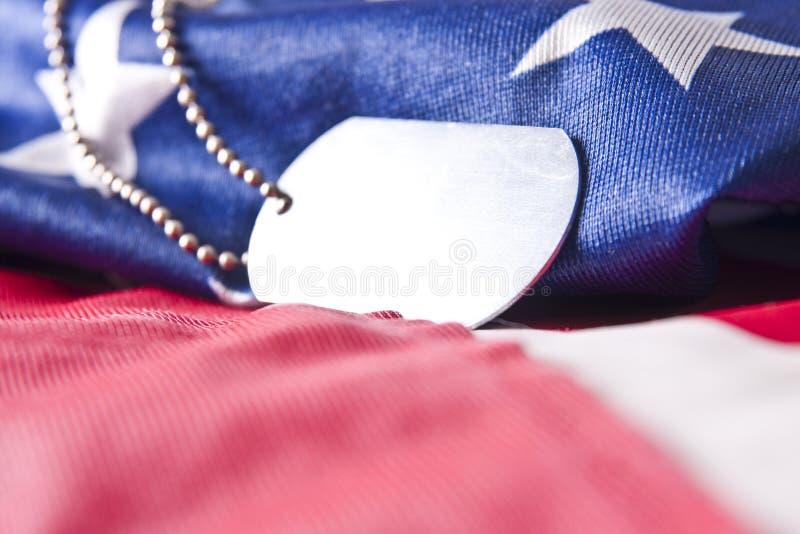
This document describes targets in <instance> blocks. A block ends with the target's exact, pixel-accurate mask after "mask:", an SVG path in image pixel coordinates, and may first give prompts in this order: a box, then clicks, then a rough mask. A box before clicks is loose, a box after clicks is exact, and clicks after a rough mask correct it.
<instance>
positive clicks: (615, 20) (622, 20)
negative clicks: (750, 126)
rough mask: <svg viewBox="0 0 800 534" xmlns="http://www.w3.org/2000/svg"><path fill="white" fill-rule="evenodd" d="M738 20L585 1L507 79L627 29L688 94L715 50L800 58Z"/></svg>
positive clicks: (797, 51) (731, 15)
mask: <svg viewBox="0 0 800 534" xmlns="http://www.w3.org/2000/svg"><path fill="white" fill-rule="evenodd" d="M742 16H743V13H741V12H713V13H712V12H705V11H686V10H683V9H675V8H672V7H666V6H663V5H660V4H656V3H654V2H648V1H646V0H589V3H587V4H584V5H581V6H578V7H576V8H573V9H572V10H570V11H568V12H567V13H566V14H565V15H564V16H563V17H561V18H560V19H559V20H558V21H557V22H556V23H555V24H553V25H552V26H551V27H550V28H548V29H547V31H545V32H544V33H543V34H542V35H541V37H539V39H538V40H537V41H536V43H535V44H534V45H533V46H532V47H531V49H530V50H528V52H527V54H525V57H524V58H522V61H520V62H519V64H518V65H517V68H516V69H514V72H513V73H512V76H519V75H520V74H523V73H525V72H528V71H530V70H532V69H535V68H536V67H539V66H541V65H544V64H546V63H549V62H551V61H555V60H557V59H560V58H562V57H565V56H567V55H568V54H570V53H572V52H573V51H575V50H576V49H577V48H578V47H579V46H581V45H582V44H583V43H585V42H586V41H588V40H589V39H591V38H592V37H594V36H595V35H598V34H600V33H603V32H607V31H609V30H615V29H624V30H627V31H628V33H630V34H631V35H632V36H633V37H634V39H636V40H637V41H638V42H639V43H640V44H641V45H642V46H643V47H645V48H646V49H647V50H648V51H649V52H650V53H651V54H653V56H654V57H655V58H656V59H657V60H658V62H659V63H661V65H662V66H663V67H664V68H665V69H666V70H667V71H668V72H669V73H670V74H671V75H672V76H673V78H675V79H676V80H677V81H678V83H680V84H681V85H682V86H683V87H684V89H687V90H688V89H689V86H690V85H691V83H692V79H693V78H694V75H695V74H696V73H697V70H698V69H699V68H700V64H701V63H702V62H703V60H704V59H705V58H706V56H707V55H708V53H709V51H710V50H711V49H712V48H713V47H715V46H718V47H722V48H728V49H731V50H741V51H744V52H753V53H756V54H768V55H774V56H791V57H800V47H796V46H789V45H785V44H781V43H778V42H775V41H770V40H768V39H762V38H760V37H756V36H754V35H750V34H747V33H743V32H740V31H737V30H732V29H731V26H733V23H734V22H736V21H737V20H739V19H740V18H741V17H742Z"/></svg>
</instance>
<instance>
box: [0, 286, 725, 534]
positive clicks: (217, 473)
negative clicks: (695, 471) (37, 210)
mask: <svg viewBox="0 0 800 534" xmlns="http://www.w3.org/2000/svg"><path fill="white" fill-rule="evenodd" d="M0 396H1V398H2V404H0V531H2V532H81V533H87V532H109V531H125V532H153V531H171V532H174V531H178V530H180V531H188V532H221V531H222V532H231V531H234V532H236V531H266V532H364V531H369V532H404V533H405V532H416V531H438V532H540V531H548V532H559V531H570V532H614V533H624V532H631V533H641V532H649V533H652V532H664V533H670V534H674V533H676V532H715V533H719V532H731V531H736V530H737V529H738V527H737V525H736V524H734V523H733V522H732V521H731V520H730V519H729V518H728V517H727V516H726V515H725V513H724V512H722V511H720V509H719V508H717V507H716V505H715V504H713V503H712V502H710V500H709V499H708V498H706V496H704V495H703V494H702V492H701V491H699V490H698V489H697V488H696V487H695V486H694V485H693V483H692V482H690V481H689V480H688V479H687V478H686V477H685V475H684V474H683V473H682V472H680V470H679V469H677V468H676V467H675V466H674V465H673V464H672V462H671V460H669V459H668V458H667V457H666V456H665V455H663V454H662V453H661V452H660V451H658V450H656V449H655V448H654V447H653V446H651V445H650V444H649V443H648V442H646V441H645V440H644V439H642V438H641V437H640V436H639V435H638V434H637V433H636V432H634V431H633V430H631V429H630V428H628V426H627V425H626V424H625V423H623V422H622V421H620V420H618V419H617V417H616V416H615V415H614V414H613V413H611V411H609V410H608V409H607V408H606V407H604V406H603V405H602V404H601V403H600V402H599V401H598V400H597V399H595V398H594V397H593V396H592V395H590V394H589V393H587V392H586V391H584V390H583V389H581V388H580V387H579V386H577V385H576V384H575V383H574V382H573V381H572V380H571V379H569V378H568V377H567V376H565V375H564V374H562V373H561V372H559V371H556V370H554V369H552V368H550V367H548V366H546V365H543V364H540V363H537V362H535V361H532V360H531V359H529V358H526V357H525V356H524V355H523V353H522V352H521V351H520V349H519V348H518V347H516V346H515V345H512V344H505V343H488V342H483V341H479V340H477V339H475V338H473V337H472V335H471V334H470V333H469V332H468V331H467V330H465V329H463V328H461V327H460V326H455V325H434V324H430V323H426V322H417V321H404V320H401V319H397V318H393V317H392V316H391V315H390V314H384V315H382V316H377V317H366V316H357V315H351V314H345V313H340V312H334V311H329V310H324V309H318V308H312V307H308V306H299V305H283V306H271V307H267V308H264V309H261V310H258V311H255V312H245V311H240V310H232V309H228V308H224V307H221V306H217V305H214V304H210V303H206V302H202V301H198V300H193V299H190V298H187V297H184V296H180V295H177V294H173V293H169V292H166V291H162V290H156V289H135V290H127V291H118V292H110V293H106V294H99V295H92V296H85V295H83V294H82V293H81V292H80V291H77V290H74V289H70V288H69V287H68V286H65V285H63V284H60V283H58V282H53V281H47V280H45V279H43V278H38V277H34V276H30V275H22V274H17V273H12V272H9V271H0Z"/></svg>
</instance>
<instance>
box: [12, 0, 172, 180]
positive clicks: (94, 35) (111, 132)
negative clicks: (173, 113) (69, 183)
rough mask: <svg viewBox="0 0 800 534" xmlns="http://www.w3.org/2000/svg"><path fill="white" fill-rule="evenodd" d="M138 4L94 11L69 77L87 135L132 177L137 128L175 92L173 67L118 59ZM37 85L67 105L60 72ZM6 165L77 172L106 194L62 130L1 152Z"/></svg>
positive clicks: (56, 103)
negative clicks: (126, 27)
mask: <svg viewBox="0 0 800 534" xmlns="http://www.w3.org/2000/svg"><path fill="white" fill-rule="evenodd" d="M137 6H138V3H137V2H136V1H134V0H121V1H118V2H112V3H109V4H106V5H104V6H103V7H101V8H100V9H98V10H97V11H95V12H94V13H93V14H92V16H91V17H90V18H89V20H88V21H87V22H86V24H85V25H84V27H83V29H82V30H81V33H80V36H79V37H78V40H77V43H76V45H75V64H74V67H73V68H72V69H71V71H70V76H69V79H70V88H71V91H72V94H73V103H74V107H75V118H76V120H77V122H78V125H79V126H80V129H81V134H82V135H83V136H84V137H86V139H88V140H89V141H90V143H91V145H92V147H93V148H94V149H95V150H96V151H97V152H98V153H99V154H100V155H102V157H103V159H104V160H105V161H106V162H107V163H108V164H109V166H110V167H111V168H113V169H114V171H115V172H116V173H117V174H118V175H119V176H121V177H122V178H125V179H127V180H131V179H133V177H134V176H135V175H136V167H137V163H136V147H135V146H134V143H133V138H132V137H131V131H132V130H133V128H135V127H136V125H138V124H139V123H140V122H141V121H142V120H143V119H144V118H145V117H147V116H148V115H149V114H150V113H152V111H153V110H154V109H155V108H156V107H157V106H158V105H159V104H161V102H162V101H163V100H164V99H165V98H166V97H167V96H169V95H170V93H172V92H173V91H174V87H173V86H172V84H171V83H170V81H169V69H168V68H167V67H162V66H160V65H150V64H143V63H120V62H119V60H118V52H119V40H120V33H121V31H122V24H123V22H124V21H125V18H126V17H127V16H128V14H129V13H130V12H131V11H132V10H134V9H135V8H136V7H137ZM36 83H37V84H38V85H39V87H40V88H41V89H42V91H43V92H44V94H45V95H46V96H47V99H48V100H49V101H50V104H51V105H52V106H53V108H54V109H55V110H56V111H57V110H59V109H61V108H62V107H63V106H64V105H65V104H66V101H65V99H64V96H63V94H62V91H61V86H60V83H59V82H58V80H57V79H56V77H55V73H54V71H52V70H44V71H40V72H38V73H37V75H36ZM0 166H3V167H6V168H10V169H15V170H19V171H24V172H34V173H39V174H49V175H56V176H69V175H72V176H74V177H75V179H76V180H77V182H78V183H79V184H81V185H82V186H84V187H94V188H96V189H98V190H99V191H101V192H104V193H105V191H104V188H103V186H102V185H101V184H100V183H99V182H98V180H97V178H95V177H94V176H93V175H92V174H91V172H89V171H88V170H87V169H86V168H85V167H84V165H83V164H82V163H81V161H80V158H79V157H78V155H77V154H76V153H75V151H74V150H73V149H72V147H71V146H70V145H69V142H68V141H67V139H66V136H65V135H64V134H63V133H62V132H60V131H57V132H53V133H49V134H46V135H43V136H41V137H39V138H36V139H33V140H31V141H28V142H27V143H24V144H22V145H20V146H17V147H15V148H13V149H11V150H10V151H8V152H5V153H2V154H0Z"/></svg>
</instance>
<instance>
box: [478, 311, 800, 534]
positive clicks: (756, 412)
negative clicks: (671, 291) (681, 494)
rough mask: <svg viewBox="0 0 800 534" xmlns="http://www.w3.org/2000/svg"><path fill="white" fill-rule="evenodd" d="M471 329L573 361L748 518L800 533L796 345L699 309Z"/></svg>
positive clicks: (551, 358) (566, 365)
mask: <svg viewBox="0 0 800 534" xmlns="http://www.w3.org/2000/svg"><path fill="white" fill-rule="evenodd" d="M476 334H477V335H478V336H480V337H482V338H485V339H514V340H516V341H518V342H519V343H520V344H521V345H522V346H523V347H524V349H525V351H526V352H527V354H528V355H529V356H530V357H531V358H534V359H537V360H544V361H547V362H550V363H552V364H555V365H557V366H559V367H561V368H563V369H566V370H568V371H569V372H570V374H571V375H573V376H574V377H575V378H576V380H578V381H579V382H581V383H583V384H584V385H585V386H586V387H588V388H589V389H590V390H592V391H594V392H595V393H596V394H597V395H598V396H599V397H600V398H602V399H603V400H605V401H606V402H607V403H608V404H609V405H610V406H612V407H613V408H615V409H616V411H618V412H619V413H620V414H621V415H622V416H623V417H624V418H626V419H627V420H629V421H631V422H632V423H634V425H635V426H636V427H637V428H639V429H640V430H641V431H642V432H643V433H644V434H645V435H647V436H649V437H650V438H651V439H652V440H653V441H654V442H655V443H657V444H658V445H659V446H660V447H661V448H662V450H664V451H666V452H667V453H668V454H669V455H670V456H671V457H672V458H673V459H675V460H676V461H677V462H678V463H679V465H682V466H683V467H684V468H685V469H686V470H687V472H688V473H690V474H692V475H693V476H694V478H695V480H696V481H697V482H698V483H699V484H700V485H701V487H704V488H705V489H706V490H707V491H708V492H709V494H711V495H713V496H715V497H716V498H717V499H718V500H719V502H721V503H723V504H724V505H725V506H726V507H727V508H728V510H729V512H730V513H732V514H733V515H735V516H737V517H738V518H739V519H740V520H741V521H743V522H744V523H745V524H747V525H750V526H754V527H756V528H757V529H760V530H766V531H768V532H787V533H788V532H800V345H788V344H781V343H776V342H772V341H769V340H766V339H762V338H759V337H757V336H754V335H751V334H749V333H747V332H744V331H742V330H739V329H737V328H735V327H733V326H730V325H727V324H725V323H721V322H718V321H715V320H713V319H706V318H701V317H691V318H680V319H670V320H666V321H658V322H653V323H645V324H640V325H632V326H622V327H610V328H599V329H592V330H584V331H578V332H570V333H563V332H551V331H539V330H484V331H479V332H476Z"/></svg>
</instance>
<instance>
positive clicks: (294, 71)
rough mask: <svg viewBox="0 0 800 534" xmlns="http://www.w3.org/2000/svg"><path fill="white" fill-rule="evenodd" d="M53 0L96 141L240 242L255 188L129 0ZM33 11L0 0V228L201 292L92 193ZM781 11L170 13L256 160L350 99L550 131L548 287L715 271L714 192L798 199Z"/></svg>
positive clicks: (671, 286) (299, 142)
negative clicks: (552, 244)
mask: <svg viewBox="0 0 800 534" xmlns="http://www.w3.org/2000/svg"><path fill="white" fill-rule="evenodd" d="M70 6H71V8H70V10H69V12H68V15H67V18H66V20H67V22H68V26H69V42H70V43H72V44H73V45H74V54H73V58H74V68H73V80H74V84H73V85H74V86H73V93H74V95H75V103H76V115H77V118H78V121H79V122H80V123H81V125H82V128H84V129H85V130H86V132H87V135H88V136H89V137H91V140H92V142H93V143H94V145H93V146H95V147H96V148H97V150H98V151H99V152H100V153H101V154H103V155H104V156H105V157H106V158H108V159H109V161H111V162H112V163H113V164H114V166H115V168H117V169H119V171H120V173H122V174H123V175H126V176H127V177H129V178H131V179H132V180H135V181H136V183H138V184H141V185H142V186H144V187H145V188H146V189H148V190H149V191H152V192H153V193H154V194H155V195H156V196H157V197H158V198H159V199H161V200H162V201H163V202H164V204H166V205H168V206H169V207H170V208H171V209H172V211H173V214H174V215H175V216H176V217H178V218H179V219H181V220H182V221H184V222H185V223H186V226H187V228H189V229H191V230H193V231H195V232H196V233H198V234H199V236H200V237H201V239H202V240H203V241H207V242H210V243H211V244H213V245H215V246H216V247H217V248H218V249H219V250H227V249H230V250H234V251H238V252H241V251H243V250H245V249H246V247H247V243H248V239H249V236H250V231H251V229H252V225H253V222H254V219H255V216H256V214H257V212H258V209H259V207H260V204H261V199H260V197H259V196H258V194H257V192H256V191H252V190H250V189H249V188H247V187H246V186H244V185H243V184H241V183H236V182H234V181H232V180H231V179H230V177H229V176H227V173H226V172H225V170H224V169H221V168H219V167H218V166H216V164H215V162H214V161H213V160H212V158H211V156H209V155H208V154H207V153H206V152H205V150H204V148H203V146H202V145H201V143H199V142H198V141H197V140H196V139H195V136H194V133H193V131H192V129H191V128H190V127H189V126H188V125H187V124H186V123H185V121H184V120H183V117H182V110H181V109H180V107H179V106H178V104H177V103H176V102H175V101H174V98H173V95H172V93H173V88H172V87H171V86H170V85H169V81H168V73H167V69H166V67H163V66H161V65H160V63H159V54H158V50H157V48H156V47H155V44H154V36H153V34H152V31H151V29H150V23H149V20H148V10H147V9H146V7H144V8H143V7H142V6H140V5H139V4H137V3H136V2H134V1H132V0H115V1H113V2H108V3H101V2H96V1H85V0H75V1H74V2H71V3H70ZM40 10H41V6H40V5H39V3H38V2H34V1H30V0H9V1H6V2H3V3H2V5H0V46H2V49H3V50H4V52H7V53H4V54H2V56H1V57H0V69H2V72H3V76H2V79H1V80H0V246H2V247H3V248H4V249H6V250H12V251H17V252H21V253H24V254H27V255H31V256H35V257H47V258H50V259H55V260H57V261H59V262H64V263H69V264H71V265H77V266H82V267H88V268H92V269H98V270H105V271H112V272H115V273H117V274H120V275H123V276H125V277H128V278H130V279H133V280H135V281H139V282H148V283H155V284H158V285H161V286H167V287H170V288H174V289H178V290H182V291H188V292H191V293H195V294H199V295H206V296H208V295H211V294H212V293H213V291H212V289H211V287H218V286H219V284H210V281H214V280H218V278H219V277H220V276H222V275H221V274H220V273H219V272H217V271H216V270H214V269H212V268H209V267H204V266H202V265H200V264H198V262H197V261H195V260H194V259H193V258H192V257H191V256H190V255H188V254H185V253H184V252H182V251H181V250H180V249H179V248H178V247H177V246H175V243H173V242H171V241H170V240H169V239H167V238H166V237H165V236H164V235H163V233H162V231H161V230H160V229H159V228H157V227H155V226H154V225H152V223H150V222H149V221H148V220H147V219H146V218H145V217H143V216H142V215H140V214H138V213H137V212H136V211H135V210H133V209H131V208H130V207H129V206H125V205H123V204H122V203H121V202H118V201H115V200H112V201H110V200H109V199H107V198H104V197H103V196H102V195H101V194H99V193H98V192H97V191H96V190H95V189H94V188H92V185H93V178H92V177H91V176H90V175H89V174H88V173H87V172H86V171H85V170H83V169H82V168H81V167H80V164H79V163H78V162H77V161H76V160H75V159H74V157H73V156H74V155H73V154H71V153H70V151H69V150H68V148H67V146H66V141H65V140H64V139H63V138H61V137H60V136H59V134H58V133H57V126H58V123H57V121H56V115H55V113H54V111H53V110H54V107H57V105H58V99H59V98H60V97H59V95H58V94H57V91H56V86H55V85H54V84H53V79H52V74H51V73H49V72H48V69H47V66H46V54H45V52H44V49H43V47H42V46H41V39H42V30H41V28H40V18H41V15H40ZM798 17H800V5H798V4H796V3H791V2H790V3H787V2H784V1H781V0H771V1H763V2H757V3H753V2H747V1H744V0H742V1H730V2H724V3H721V2H710V1H701V0H680V1H679V0H671V1H669V2H667V1H666V0H663V1H659V2H651V1H645V0H629V1H622V0H592V1H589V2H578V1H567V0H552V1H541V0H540V1H530V0H526V1H488V0H484V1H471V2H464V1H462V0H458V1H451V2H442V1H437V2H432V1H431V2H429V1H410V2H357V1H349V2H348V1H327V2H326V1H315V2H296V1H292V2H237V1H233V0H231V1H228V2H224V3H223V4H222V5H221V6H219V8H216V9H213V10H210V11H191V10H183V11H181V12H180V13H179V15H178V20H179V27H180V31H181V39H182V42H183V43H184V50H183V54H184V57H185V61H186V63H187V65H188V66H189V67H190V68H191V69H192V71H193V72H194V74H195V75H196V79H197V84H198V87H199V88H200V93H201V95H202V98H201V100H202V105H203V106H204V107H205V108H206V110H207V111H208V114H209V116H212V117H214V118H215V123H216V126H217V130H218V131H219V132H220V133H222V134H223V135H224V136H225V137H226V138H227V139H229V140H230V142H231V145H233V146H236V147H240V152H241V154H239V155H240V156H241V157H242V158H243V159H245V160H247V161H249V162H251V163H252V164H254V165H256V166H258V167H260V168H263V169H265V171H266V173H267V175H268V177H271V178H276V177H278V176H280V173H281V172H282V171H283V170H284V169H285V168H286V166H287V165H288V164H289V163H290V162H291V161H292V159H293V158H294V157H295V156H297V154H298V153H300V152H301V151H302V150H303V149H304V148H305V147H306V146H308V145H309V144H310V143H311V142H312V141H313V140H314V139H316V138H317V137H318V136H319V135H320V134H322V133H323V132H324V131H326V130H327V129H328V128H330V127H332V126H334V125H335V124H337V123H338V122H340V121H342V120H344V119H346V118H348V117H351V116H354V115H364V116H378V117H398V118H414V119H428V120H439V121H462V122H476V123H500V124H521V125H533V126H547V127H557V128H563V129H564V130H565V131H566V132H567V134H568V135H569V136H570V137H571V139H572V140H573V142H574V144H575V146H576V148H577V149H578V152H579V154H580V159H581V167H582V168H581V171H582V175H583V181H584V187H583V198H582V201H581V204H580V207H579V214H578V219H577V224H576V225H575V227H574V230H573V232H572V233H571V235H570V236H569V237H568V239H567V242H566V244H565V246H564V249H563V251H562V253H561V254H560V255H559V257H558V259H557V261H556V262H555V264H554V265H553V266H552V268H551V270H550V271H549V272H548V274H547V275H546V277H545V281H544V282H545V283H546V284H547V285H548V286H550V287H551V288H552V289H553V291H554V292H556V293H572V294H590V293H619V292H628V293H644V294H657V295H689V294H699V293H702V292H705V291H707V290H708V289H709V287H710V285H711V284H712V283H713V279H714V272H715V259H714V249H713V246H712V245H711V243H710V240H709V235H708V232H707V227H706V224H705V222H704V221H705V216H706V213H707V210H708V207H709V205H710V204H711V203H712V202H713V201H714V200H716V199H719V198H723V197H726V198H738V199H747V200H752V201H761V202H773V203H779V202H792V201H798V200H800V177H798V175H797V172H796V168H797V167H798V164H799V163H800V149H798V147H799V146H800V144H798V140H799V139H798V138H799V137H800V129H798V124H800V30H798V26H797V25H796V24H795V20H797V18H798ZM320 224H324V221H320ZM224 282H225V283H227V284H228V285H229V286H232V287H238V288H240V289H245V288H246V285H247V284H246V281H245V280H244V277H243V274H242V273H239V274H238V275H232V276H231V277H230V278H229V279H225V280H224Z"/></svg>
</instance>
